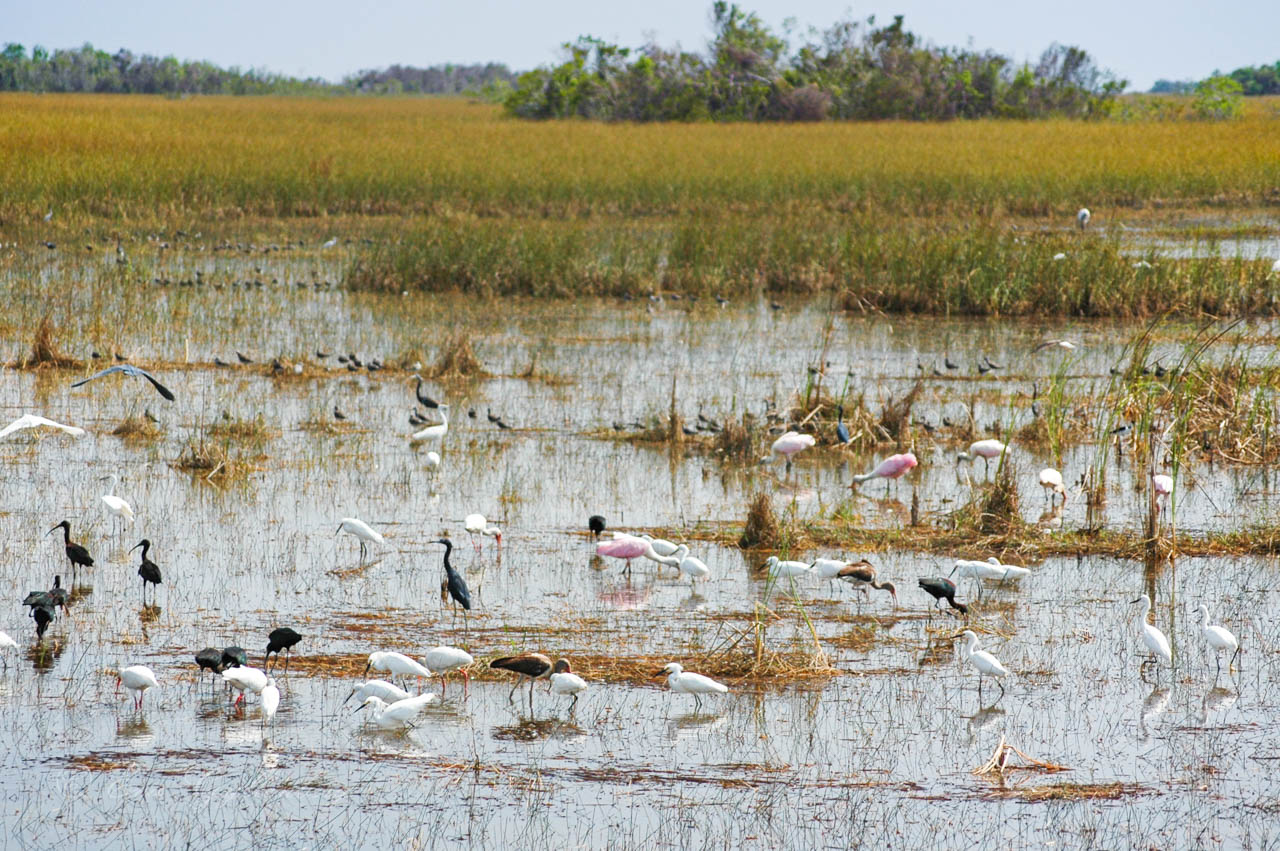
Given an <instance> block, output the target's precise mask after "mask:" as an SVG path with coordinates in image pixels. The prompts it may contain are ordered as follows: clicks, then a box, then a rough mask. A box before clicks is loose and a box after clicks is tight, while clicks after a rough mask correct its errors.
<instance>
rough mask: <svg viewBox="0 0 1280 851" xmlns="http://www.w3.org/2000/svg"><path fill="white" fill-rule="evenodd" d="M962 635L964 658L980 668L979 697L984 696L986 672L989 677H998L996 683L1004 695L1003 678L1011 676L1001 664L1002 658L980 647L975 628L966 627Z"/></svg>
mask: <svg viewBox="0 0 1280 851" xmlns="http://www.w3.org/2000/svg"><path fill="white" fill-rule="evenodd" d="M960 637H961V638H963V639H964V640H965V642H966V643H965V647H964V650H962V651H961V653H962V655H963V657H964V660H965V661H966V662H968V663H969V664H970V665H972V666H973V667H974V668H976V669H977V670H978V697H979V698H981V697H982V677H983V675H984V674H985V675H986V676H989V677H995V678H996V685H998V686H1000V696H1001V697H1004V683H1003V682H1002V680H1003V679H1004V678H1005V677H1007V676H1009V669H1008V668H1006V667H1005V666H1004V665H1001V664H1000V660H999V659H997V658H996V657H995V656H992V655H991V654H990V653H988V652H987V651H985V650H979V649H978V636H977V635H975V634H974V632H973V630H971V629H966V630H965V631H964V632H962V633H960Z"/></svg>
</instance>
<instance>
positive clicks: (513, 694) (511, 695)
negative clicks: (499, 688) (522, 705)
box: [507, 677, 520, 703]
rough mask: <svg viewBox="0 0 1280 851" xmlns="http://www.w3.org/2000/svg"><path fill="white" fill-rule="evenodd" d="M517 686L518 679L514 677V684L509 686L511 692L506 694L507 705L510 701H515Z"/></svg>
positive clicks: (518, 683)
mask: <svg viewBox="0 0 1280 851" xmlns="http://www.w3.org/2000/svg"><path fill="white" fill-rule="evenodd" d="M519 685H520V678H519V677H516V681H515V684H514V685H512V686H511V691H510V693H508V694H507V703H510V702H511V701H513V700H515V699H516V688H518V687H519Z"/></svg>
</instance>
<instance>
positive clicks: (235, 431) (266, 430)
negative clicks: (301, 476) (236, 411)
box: [205, 411, 280, 443]
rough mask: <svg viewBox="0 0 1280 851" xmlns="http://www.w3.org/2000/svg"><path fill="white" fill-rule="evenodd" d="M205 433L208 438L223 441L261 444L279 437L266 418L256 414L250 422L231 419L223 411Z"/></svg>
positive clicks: (206, 428) (277, 431)
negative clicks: (219, 417) (220, 416)
mask: <svg viewBox="0 0 1280 851" xmlns="http://www.w3.org/2000/svg"><path fill="white" fill-rule="evenodd" d="M205 431H206V432H207V433H208V435H209V436H210V437H216V438H218V439H220V440H224V441H226V440H238V441H246V442H254V443H261V442H263V441H266V440H270V439H272V438H275V437H279V436H280V431H279V429H277V428H274V427H273V426H271V425H268V424H267V421H266V418H265V417H263V415H262V414H257V415H256V416H254V418H253V419H251V420H241V419H236V418H234V417H232V416H231V415H230V414H229V413H227V412H226V411H223V413H222V418H221V419H220V420H218V421H216V422H214V423H211V424H209V425H208V426H206V427H205Z"/></svg>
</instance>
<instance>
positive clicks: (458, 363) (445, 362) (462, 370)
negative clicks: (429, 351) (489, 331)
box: [427, 330, 489, 379]
mask: <svg viewBox="0 0 1280 851" xmlns="http://www.w3.org/2000/svg"><path fill="white" fill-rule="evenodd" d="M488 374H489V373H487V372H485V369H484V365H483V364H482V363H481V362H480V358H478V357H476V353H475V348H474V347H473V345H472V343H471V335H470V334H468V333H467V332H466V331H464V330H458V331H454V332H453V334H451V335H450V336H449V339H448V340H447V341H445V344H444V346H443V347H442V348H441V349H440V356H439V357H438V358H437V359H436V362H435V365H434V366H432V367H431V368H430V369H428V370H427V375H428V376H430V377H431V378H437V379H447V378H482V377H484V376H486V375H488Z"/></svg>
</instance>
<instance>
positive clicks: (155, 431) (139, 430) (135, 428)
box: [111, 414, 164, 441]
mask: <svg viewBox="0 0 1280 851" xmlns="http://www.w3.org/2000/svg"><path fill="white" fill-rule="evenodd" d="M111 433H112V434H113V435H115V436H116V437H121V438H124V439H125V440H137V441H144V440H155V439H157V438H159V437H160V436H161V435H163V434H164V429H162V428H160V426H159V425H157V424H156V423H153V422H152V421H151V420H150V419H148V418H147V417H145V416H138V415H137V414H131V415H130V416H128V417H125V418H124V420H122V421H121V422H120V425H118V426H116V427H115V428H113V429H112V430H111Z"/></svg>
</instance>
